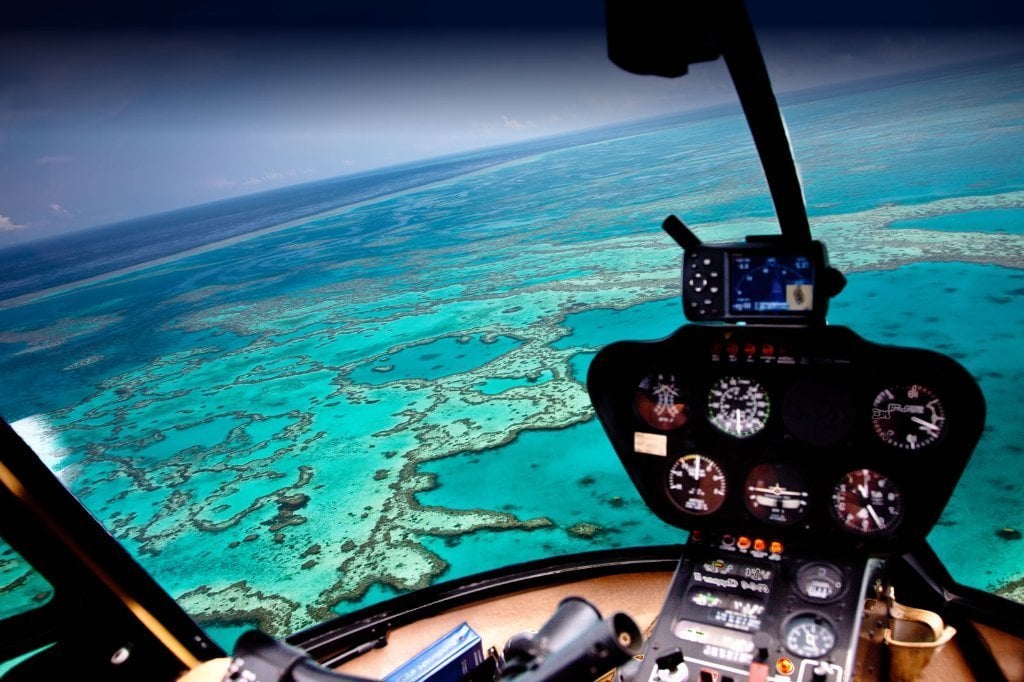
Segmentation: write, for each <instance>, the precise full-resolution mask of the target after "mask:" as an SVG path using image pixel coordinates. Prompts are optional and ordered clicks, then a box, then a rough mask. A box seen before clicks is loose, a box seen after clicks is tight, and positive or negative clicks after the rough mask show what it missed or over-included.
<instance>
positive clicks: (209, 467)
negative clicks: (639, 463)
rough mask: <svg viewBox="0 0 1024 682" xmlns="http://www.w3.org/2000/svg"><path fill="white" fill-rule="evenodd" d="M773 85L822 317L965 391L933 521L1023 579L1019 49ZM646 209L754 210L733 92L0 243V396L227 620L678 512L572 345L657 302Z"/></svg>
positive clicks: (206, 613)
mask: <svg viewBox="0 0 1024 682" xmlns="http://www.w3.org/2000/svg"><path fill="white" fill-rule="evenodd" d="M780 100H781V102H782V104H783V107H784V113H785V115H786V119H787V123H788V128H789V131H790V136H791V139H792V140H793V144H794V149H795V154H796V157H797V159H798V160H799V163H800V169H801V174H802V177H803V180H804V183H805V193H806V197H807V203H808V208H809V213H810V215H811V226H812V231H813V232H814V233H815V236H816V237H817V238H819V239H821V240H823V241H824V242H825V243H826V244H827V245H828V247H829V253H830V256H831V259H832V264H833V265H835V266H836V267H838V268H839V269H840V270H842V271H844V272H845V273H846V274H847V277H848V279H849V285H848V287H847V289H846V291H844V292H843V294H842V295H841V296H840V297H838V298H837V299H836V301H835V302H834V304H833V308H832V312H831V314H830V322H832V323H836V324H845V325H848V326H851V327H852V328H854V329H855V330H856V331H858V333H860V334H861V335H862V336H864V337H865V338H867V339H869V340H872V341H878V342H883V343H896V344H904V345H917V346H921V345H924V346H929V347H934V348H938V349H939V350H941V351H943V352H945V353H948V354H950V355H952V356H953V357H955V358H957V359H958V360H959V361H960V362H961V363H962V364H964V365H965V366H966V367H967V368H968V369H969V370H970V371H971V372H972V373H973V374H974V375H975V376H976V377H977V378H978V379H979V382H980V383H981V385H982V389H983V390H984V392H985V394H986V399H987V402H988V406H989V425H988V427H987V430H986V434H985V437H984V438H983V440H982V444H981V446H979V449H978V451H977V453H976V454H975V456H974V460H973V461H972V463H971V465H970V466H969V467H968V471H967V473H966V474H965V476H964V478H963V479H962V481H961V484H960V486H959V488H958V490H957V493H956V495H955V496H954V498H953V500H952V501H951V503H950V505H949V507H948V508H947V510H946V513H945V514H944V516H943V519H942V521H941V522H940V524H939V525H938V526H937V527H936V529H935V530H934V531H933V532H932V535H931V536H930V541H931V543H932V544H933V545H934V546H935V548H936V551H937V552H938V554H939V556H940V557H941V558H942V559H943V561H944V562H946V564H947V566H948V567H949V569H950V570H951V572H952V573H953V575H954V576H955V577H956V578H957V579H958V580H960V581H962V582H965V583H967V584H970V585H973V586H977V587H980V588H982V589H987V590H992V591H996V592H999V593H1000V594H1004V595H1006V596H1009V597H1011V598H1016V599H1020V600H1022V601H1024V595H1022V594H1021V592H1022V585H1024V582H1022V581H1024V573H1022V571H1021V566H1024V543H1020V542H1013V541H1012V540H1010V539H1005V538H1004V537H1003V536H1001V535H1000V534H999V531H1000V530H1001V529H1005V528H1024V508H1022V507H1021V505H1020V504H1019V497H1020V485H1022V484H1019V483H1017V481H1024V456H1022V455H1024V447H1022V446H1021V443H1024V426H1022V422H1021V421H1020V419H1019V415H1017V414H1016V407H1015V406H1016V405H1017V403H1018V401H1017V400H1016V399H1015V397H1014V396H1015V395H1016V393H1017V392H1018V386H1019V385H1020V384H1021V383H1022V382H1024V365H1022V363H1021V360H1020V358H1021V356H1020V353H1019V350H1018V347H1017V346H1018V343H1019V342H1018V337H1019V330H1020V329H1024V154H1022V153H1021V152H1022V151H1024V61H1021V60H1009V61H1003V62H989V63H985V64H973V65H964V66H962V67H957V68H952V69H947V70H945V71H942V72H933V73H929V74H917V75H914V76H913V77H910V76H903V77H897V78H890V79H884V80H879V81H874V82H869V83H857V84H854V85H848V86H835V87H833V88H831V89H820V90H816V91H814V92H808V93H799V94H795V95H790V96H781V97H780ZM670 213H673V214H676V215H678V216H680V217H681V218H683V219H684V220H685V221H686V222H687V224H689V225H690V226H691V227H692V228H693V229H695V230H696V231H697V233H698V234H699V235H700V236H701V237H703V238H704V239H705V240H707V241H724V240H735V239H739V238H741V237H742V236H744V235H746V234H750V233H771V232H774V231H776V230H777V227H776V226H775V225H774V222H773V218H772V216H773V211H772V206H771V202H770V201H769V199H768V195H767V190H766V187H765V183H764V179H763V176H762V174H761V171H760V167H759V165H758V163H757V159H756V155H755V153H754V150H753V145H752V143H751V141H750V138H749V133H748V132H747V129H746V127H745V122H744V121H743V118H742V116H741V114H740V113H739V112H738V110H737V109H736V108H734V107H723V108H719V109H715V110H712V111H707V112H699V113H696V114H688V115H685V116H677V117H669V118H664V119H658V120H654V121H644V122H637V123H633V124H630V125H629V126H620V127H616V128H608V129H604V130H600V131H588V132H586V133H580V134H577V135H574V136H568V137H563V138H556V139H549V140H543V141H540V142H536V143H532V144H530V145H524V146H519V147H512V148H505V149H498V150H486V151H483V152H478V153H474V154H469V155H463V156H459V157H450V158H446V159H442V160H438V161H436V162H423V163H420V164H416V165H412V166H406V167H402V168H393V169H388V170H384V171H380V172H376V173H370V174H365V175H361V176H355V177H347V178H339V179H336V180H330V181H324V182H319V183H315V184H312V185H303V186H299V187H294V188H289V189H285V190H279V191H276V192H272V193H265V194H258V195H252V196H249V197H244V198H241V199H234V200H231V201H225V202H220V203H217V204H209V205H205V206H199V207H195V208H192V209H187V210H182V211H176V212H172V213H166V214H162V215H160V216H153V217H150V218H145V219H140V220H137V221H129V222H126V223H122V224H119V225H112V226H107V227H102V228H97V229H94V230H89V231H84V232H81V233H79V234H76V235H73V236H69V237H65V238H60V239H53V240H50V241H47V242H37V243H34V244H27V245H24V246H21V247H18V248H16V249H9V250H7V251H3V252H0V268H2V272H3V273H4V276H3V281H2V282H0V299H6V303H4V302H0V377H3V379H2V381H3V391H2V393H0V414H2V415H3V416H4V417H5V418H6V419H8V420H9V421H11V422H13V423H14V424H15V427H16V428H17V429H18V430H19V432H20V433H22V434H23V436H24V437H25V438H26V439H27V440H29V441H30V442H31V443H32V444H33V446H34V447H35V448H36V449H37V451H39V452H40V454H41V455H42V456H43V457H44V459H45V460H46V461H47V463H48V464H49V465H50V466H51V467H52V468H53V469H54V470H55V471H56V472H57V473H58V475H59V476H60V477H61V478H62V480H64V481H65V483H66V484H67V485H68V486H69V487H70V488H71V490H72V491H74V492H75V493H76V494H77V495H78V496H79V497H80V498H81V499H82V500H83V502H84V503H85V504H86V505H87V506H88V507H89V509H90V510H91V511H92V512H93V513H94V514H95V515H96V516H97V518H99V519H100V520H101V521H102V522H104V523H105V524H106V525H107V527H108V528H109V529H110V530H111V532H112V533H113V534H114V536H115V537H117V538H118V539H119V540H120V541H121V542H122V543H124V544H125V546H126V547H128V549H129V550H130V551H131V552H132V553H133V554H134V555H135V556H137V557H138V558H139V561H140V562H141V563H142V564H143V566H144V567H145V568H146V569H147V570H149V571H150V572H152V573H153V574H154V575H155V576H156V577H157V579H158V581H159V582H160V583H161V584H162V585H164V587H165V588H166V589H167V590H168V591H169V592H170V593H171V594H172V595H174V596H175V598H177V599H179V601H180V602H181V603H182V604H183V605H184V606H185V608H186V609H187V610H188V611H189V612H190V613H192V614H193V615H194V616H195V617H196V618H197V620H199V622H201V623H203V624H204V625H205V626H206V627H208V628H209V629H210V631H211V632H213V633H215V635H216V636H217V637H219V638H222V639H223V641H224V643H225V646H230V643H231V642H232V641H233V635H234V633H235V632H237V630H238V629H239V628H242V627H247V626H251V625H259V626H260V627H263V628H264V629H266V630H268V631H270V632H274V633H286V632H290V631H293V630H295V629H297V628H300V627H305V626H308V625H310V624H312V623H316V622H319V621H322V620H324V619H326V618H328V617H330V616H331V615H332V614H335V613H339V612H345V611H348V610H351V609H353V608H356V607H358V606H360V605H363V604H367V603H371V602H373V601H376V600H379V599H382V598H385V597H387V596H390V595H393V594H396V593H400V592H403V591H407V590H410V589H416V588H419V587H423V586H425V585H427V584H431V583H433V582H436V581H438V580H444V579H450V578H455V577H459V576H463V575H467V574H471V573H475V572H478V571H483V570H487V569H489V568H493V567H495V566H496V565H500V564H502V563H507V562H509V561H510V560H509V557H514V558H515V560H516V561H525V560H529V559H534V558H539V557H542V556H547V555H550V554H553V553H563V552H572V551H585V550H588V549H598V548H609V547H622V546H628V545H636V544H661V543H672V542H679V541H681V540H682V539H683V535H682V534H681V532H680V531H678V530H676V529H673V528H669V527H667V526H665V525H663V524H661V523H660V522H659V521H657V520H656V519H655V518H653V516H652V515H651V514H650V513H649V512H648V511H647V510H646V508H645V507H644V506H643V505H642V503H641V502H640V500H639V498H638V496H637V495H636V493H635V492H634V491H633V489H632V486H631V485H630V483H629V481H628V480H627V478H626V477H625V475H624V473H623V472H622V471H621V469H620V467H619V465H618V462H617V459H616V457H615V455H614V453H613V452H612V450H611V447H610V446H609V445H608V444H607V442H606V441H605V439H604V435H603V433H602V432H601V429H600V427H599V425H598V424H597V423H596V421H595V420H594V419H593V414H592V411H591V408H590V405H589V401H588V399H587V397H586V393H585V390H584V386H583V382H584V379H585V374H586V368H587V366H588V364H589V361H590V358H591V357H592V356H593V353H594V352H596V350H597V349H598V348H599V347H601V346H602V345H604V344H606V343H609V342H612V341H615V340H619V339H623V338H660V337H662V336H665V335H666V334H668V333H670V332H671V331H672V330H674V329H675V328H676V327H677V326H679V325H680V324H682V323H683V321H684V320H683V317H682V314H681V311H680V305H679V300H678V293H679V280H678V278H679V251H678V248H677V247H676V246H675V245H674V244H673V243H672V242H671V241H670V240H669V239H668V238H667V237H666V236H665V235H664V234H663V233H661V231H660V227H659V226H660V224H661V221H662V220H663V219H664V217H665V216H667V215H668V214H670ZM111 271H118V272H117V274H116V275H111V276H101V275H103V273H109V272H111ZM83 278H95V279H93V280H92V281H89V282H85V283H83V282H82V281H81V280H82V279H83ZM553 453H554V454H555V455H556V456H553ZM510 470H514V471H521V472H527V474H528V475H526V476H522V477H516V478H510V477H509V476H508V474H507V472H508V471H510ZM481 481H484V482H490V481H501V482H502V483H501V484H500V485H481V484H480V482H481ZM979 499H983V500H985V504H978V503H977V500H979ZM981 547H984V551H985V552H986V555H987V560H986V562H984V564H983V565H981V564H979V563H978V562H974V561H973V559H972V557H975V556H977V554H978V551H979V549H978V548H981ZM182 556H188V557H189V558H190V561H188V562H182V561H181V557H182ZM24 571H25V569H24V567H23V566H21V565H19V564H17V563H16V562H13V561H11V560H8V559H4V558H2V557H0V599H2V601H0V605H3V606H2V607H0V611H4V610H5V609H11V608H14V609H16V608H17V606H16V604H17V603H18V600H19V599H22V600H24V599H25V597H26V593H25V590H26V589H28V590H30V592H31V593H30V594H29V595H28V598H30V599H31V598H33V596H34V595H36V594H39V593H40V591H45V587H39V586H38V584H37V583H32V582H28V583H22V582H21V580H22V578H23V577H24ZM25 584H28V585H30V587H29V588H25V587H24V585H25Z"/></svg>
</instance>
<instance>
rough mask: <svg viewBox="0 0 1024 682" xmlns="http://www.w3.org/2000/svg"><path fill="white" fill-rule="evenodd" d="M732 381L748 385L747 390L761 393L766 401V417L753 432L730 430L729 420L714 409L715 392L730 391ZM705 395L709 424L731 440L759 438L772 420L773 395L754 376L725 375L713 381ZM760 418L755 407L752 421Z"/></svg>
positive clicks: (737, 429)
mask: <svg viewBox="0 0 1024 682" xmlns="http://www.w3.org/2000/svg"><path fill="white" fill-rule="evenodd" d="M730 381H735V382H744V383H746V384H747V389H746V390H755V391H757V392H758V393H759V396H760V399H762V400H763V401H764V408H763V410H764V415H763V416H761V418H760V420H758V424H759V425H757V426H756V427H755V428H754V430H752V431H745V430H743V429H740V428H735V429H731V428H729V421H728V420H727V419H725V420H723V419H722V416H721V414H720V413H718V414H716V412H715V408H713V407H712V401H713V400H715V398H714V396H713V392H714V391H715V390H716V389H717V390H721V391H723V392H724V391H727V390H729V388H730V387H729V386H728V384H729V382H730ZM705 395H706V400H705V404H704V408H705V416H706V417H707V420H708V423H709V424H711V425H712V426H713V427H714V428H715V430H716V431H718V433H721V434H724V435H726V436H729V437H730V438H735V439H737V440H746V439H748V438H753V437H755V436H758V435H760V434H762V433H764V432H765V430H766V429H767V428H768V424H769V422H770V421H771V419H772V399H771V394H770V392H769V391H768V389H767V388H766V387H765V385H764V384H763V383H762V381H761V380H760V379H756V378H754V377H752V376H748V375H745V374H725V375H723V376H720V377H718V378H717V379H715V380H713V381H711V383H710V384H709V385H708V387H707V391H706V393H705ZM758 416H759V415H758V414H757V412H756V407H755V414H754V415H752V416H751V417H750V420H751V421H754V420H755V419H756V418H757V417H758Z"/></svg>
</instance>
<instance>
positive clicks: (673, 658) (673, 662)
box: [654, 649, 683, 670]
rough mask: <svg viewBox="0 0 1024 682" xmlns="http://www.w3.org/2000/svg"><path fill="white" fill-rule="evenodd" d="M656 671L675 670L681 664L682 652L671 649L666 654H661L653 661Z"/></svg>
mask: <svg viewBox="0 0 1024 682" xmlns="http://www.w3.org/2000/svg"><path fill="white" fill-rule="evenodd" d="M654 663H655V665H657V666H658V670H675V669H676V668H678V667H679V666H680V665H682V664H683V652H682V651H680V650H679V649H672V650H671V651H669V652H668V653H667V654H662V655H661V656H659V657H658V658H656V659H654Z"/></svg>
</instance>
